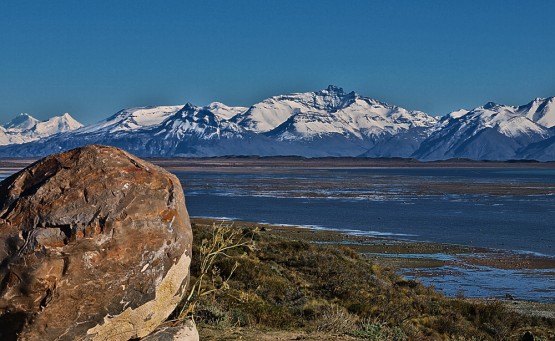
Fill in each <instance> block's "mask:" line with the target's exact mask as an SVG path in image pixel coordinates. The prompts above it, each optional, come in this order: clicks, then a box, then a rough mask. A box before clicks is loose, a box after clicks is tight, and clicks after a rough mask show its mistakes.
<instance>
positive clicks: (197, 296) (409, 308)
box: [180, 223, 555, 340]
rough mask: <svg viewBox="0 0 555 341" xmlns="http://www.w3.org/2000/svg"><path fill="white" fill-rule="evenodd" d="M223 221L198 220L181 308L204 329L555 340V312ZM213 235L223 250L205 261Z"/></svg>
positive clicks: (345, 251) (403, 337) (401, 337)
mask: <svg viewBox="0 0 555 341" xmlns="http://www.w3.org/2000/svg"><path fill="white" fill-rule="evenodd" d="M219 228H220V229H221V228H222V226H220V227H219ZM217 229H218V226H213V225H210V224H198V223H197V224H194V225H193V233H194V236H195V246H194V250H193V252H194V259H193V263H192V268H191V272H192V280H191V283H193V287H192V288H193V289H192V290H191V292H192V293H193V292H194V293H193V295H192V296H191V295H189V297H188V300H187V301H186V302H185V304H184V305H183V306H182V307H181V310H180V311H181V312H182V316H184V315H194V316H195V319H196V322H197V324H198V326H199V331H200V334H201V337H202V336H203V330H206V331H208V330H211V331H214V330H222V331H223V330H229V329H230V328H234V327H235V328H243V329H244V328H249V329H253V328H254V329H259V330H274V331H275V330H281V331H284V330H290V331H297V332H299V331H301V332H303V333H308V334H311V333H321V332H326V333H334V334H339V335H346V337H356V338H362V339H368V340H420V339H432V340H435V339H438V340H441V339H443V340H449V339H451V340H467V339H468V340H503V339H517V340H518V339H519V338H520V336H521V335H523V334H524V333H525V332H526V331H528V330H529V331H531V332H532V333H533V334H534V335H536V336H540V337H542V338H543V339H546V340H548V339H555V332H554V330H555V321H554V320H550V319H546V318H531V317H524V316H521V315H519V314H517V313H515V312H510V311H508V310H506V309H505V308H504V307H503V306H502V305H501V304H499V303H497V302H489V303H474V302H468V301H465V300H461V299H448V298H446V297H444V296H442V295H440V294H439V293H437V292H435V291H434V290H433V289H431V288H427V287H424V286H422V285H421V284H419V283H418V282H415V281H410V280H406V279H403V278H401V277H399V276H398V275H396V274H395V272H394V271H392V270H390V269H387V268H384V267H381V266H379V265H377V264H375V263H372V262H370V261H369V260H367V259H366V258H364V257H363V256H361V255H359V254H358V253H356V252H355V251H353V250H352V249H349V248H348V247H332V246H324V245H315V244H311V243H308V242H305V241H300V240H288V239H285V238H282V237H279V236H277V235H275V234H272V233H271V231H270V232H268V231H258V230H257V229H253V228H242V227H240V226H235V227H226V229H225V232H224V233H223V234H219V232H218V231H217ZM224 240H225V242H224ZM244 242H248V243H247V244H244ZM214 243H215V244H217V245H219V246H218V247H216V250H218V249H222V248H223V249H225V250H224V251H225V252H216V253H215V254H216V255H217V256H216V257H213V258H212V259H211V260H210V261H208V262H207V261H206V257H207V255H210V254H212V255H213V254H214V251H211V252H207V251H206V250H207V249H206V248H207V245H212V244H214ZM225 243H228V244H225ZM254 244H256V247H254ZM224 245H235V246H234V247H226V246H224ZM207 264H208V265H209V266H207ZM211 269H217V270H214V271H213V270H211ZM192 299H193V300H192ZM191 304H193V307H191ZM183 312H186V313H184V314H183Z"/></svg>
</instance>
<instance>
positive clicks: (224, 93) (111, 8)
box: [0, 0, 555, 123]
mask: <svg viewBox="0 0 555 341" xmlns="http://www.w3.org/2000/svg"><path fill="white" fill-rule="evenodd" d="M554 18H555V2H554V1H510V0H497V1H439V0H438V1H427V0H421V1H391V0H389V1H325V0H319V1H301V0H296V1H286V0H283V1H263V0H252V1H243V0H234V1H231V0H230V1H143V0H133V1H101V0H98V1H88V0H83V1H63V0H57V1H25V0H18V1H15V0H14V1H12V0H4V1H2V2H0V122H6V121H8V120H9V119H10V118H11V117H13V116H15V115H17V114H19V113H20V112H28V113H30V114H32V115H34V116H35V117H37V118H40V119H46V118H48V117H50V116H53V115H57V114H61V113H63V112H69V113H70V114H72V115H73V116H74V117H75V118H77V119H78V120H80V121H81V122H83V123H92V122H95V121H98V120H100V119H102V118H105V117H107V116H109V115H111V114H113V113H114V112H116V111H117V110H119V109H121V108H124V107H130V106H144V105H164V104H167V105H170V104H184V103H186V102H192V103H194V104H198V105H205V104H208V103H209V102H212V101H216V100H217V101H221V102H224V103H226V104H228V105H244V106H248V105H251V104H254V103H256V102H258V101H260V100H262V99H264V98H267V97H269V96H272V95H277V94H282V93H290V92H304V91H314V90H319V89H323V88H325V87H326V86H327V85H328V84H335V85H338V86H341V87H343V88H344V89H345V90H347V91H351V90H354V91H356V92H358V93H360V94H362V95H366V96H369V97H373V98H376V99H379V100H382V101H385V102H389V103H391V104H396V105H400V106H403V107H405V108H407V109H416V110H422V111H425V112H428V113H430V114H433V115H443V114H446V113H448V112H450V111H453V110H456V109H459V108H473V107H476V106H479V105H482V104H483V103H485V102H487V101H495V102H501V103H506V104H512V105H516V104H524V103H526V102H528V101H530V100H532V99H533V98H535V97H548V96H555V62H554V61H555V43H554V41H555V40H554V39H555V38H554V37H555V20H554Z"/></svg>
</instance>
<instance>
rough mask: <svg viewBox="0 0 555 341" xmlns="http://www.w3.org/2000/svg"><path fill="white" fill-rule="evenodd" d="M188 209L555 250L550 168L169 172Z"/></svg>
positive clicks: (554, 185) (554, 178)
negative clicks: (180, 187) (180, 188)
mask: <svg viewBox="0 0 555 341" xmlns="http://www.w3.org/2000/svg"><path fill="white" fill-rule="evenodd" d="M176 174H177V176H178V177H179V179H180V180H181V181H182V183H183V185H184V190H185V194H186V197H187V207H188V209H189V212H190V214H191V215H192V216H199V217H226V218H229V219H234V220H243V221H255V222H265V223H273V224H291V225H304V226H307V227H312V228H327V229H340V230H345V231H350V232H351V233H358V234H368V235H377V236H393V237H396V238H409V239H414V240H425V241H432V242H441V243H455V244H464V245H471V246H480V247H488V248H500V249H509V250H518V251H525V252H535V253H540V254H545V255H550V256H555V170H553V169H489V168H462V169H461V168H457V169H452V168H442V169H429V168H398V169H385V168H376V169H276V170H271V169H269V170H268V169H266V170H264V171H260V170H253V171H240V170H239V171H238V170H234V171H190V172H176Z"/></svg>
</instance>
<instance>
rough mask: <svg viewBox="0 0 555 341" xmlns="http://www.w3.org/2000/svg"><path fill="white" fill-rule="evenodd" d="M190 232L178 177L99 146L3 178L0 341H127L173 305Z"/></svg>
mask: <svg viewBox="0 0 555 341" xmlns="http://www.w3.org/2000/svg"><path fill="white" fill-rule="evenodd" d="M191 242H192V233H191V226H190V222H189V216H188V213H187V210H186V207H185V198H184V194H183V190H182V188H181V185H180V183H179V180H178V179H177V178H176V177H175V176H174V175H172V174H170V173H168V172H167V171H165V170H163V169H161V168H159V167H157V166H154V165H152V164H150V163H148V162H145V161H143V160H141V159H139V158H136V157H134V156H133V155H131V154H129V153H126V152H124V151H122V150H120V149H117V148H113V147H106V146H99V145H91V146H87V147H82V148H77V149H73V150H70V151H67V152H64V153H60V154H55V155H51V156H48V157H46V158H44V159H42V160H40V161H38V162H36V163H34V164H32V165H31V166H29V167H27V168H25V169H24V170H22V171H20V172H18V173H17V174H14V175H13V176H11V177H9V178H7V179H6V180H4V181H3V182H2V183H0V281H1V282H0V339H2V340H129V339H132V338H140V337H144V336H146V335H148V334H149V333H150V332H151V331H153V330H154V329H155V328H156V327H157V326H158V325H159V324H160V323H161V322H162V321H164V320H165V319H166V318H167V317H168V316H169V314H170V313H171V312H172V311H173V309H174V308H175V306H176V305H177V304H178V302H179V301H180V299H181V296H182V294H183V292H184V290H185V287H186V285H187V283H188V280H189V264H190V260H191Z"/></svg>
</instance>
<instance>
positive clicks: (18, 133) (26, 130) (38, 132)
mask: <svg viewBox="0 0 555 341" xmlns="http://www.w3.org/2000/svg"><path fill="white" fill-rule="evenodd" d="M82 126H83V125H82V124H81V123H79V122H77V121H76V120H75V119H74V118H73V117H71V116H70V115H69V114H67V113H66V114H63V115H61V116H55V117H52V118H50V119H48V120H47V121H39V120H37V119H36V118H34V117H32V116H31V115H29V114H25V113H22V114H20V115H19V116H17V117H15V118H14V119H13V120H11V121H10V122H8V123H6V124H5V125H3V126H0V145H8V144H21V143H26V142H31V141H36V140H38V139H41V138H46V137H49V136H51V135H55V134H58V133H63V132H68V131H73V130H75V129H79V128H81V127H82Z"/></svg>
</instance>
